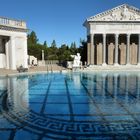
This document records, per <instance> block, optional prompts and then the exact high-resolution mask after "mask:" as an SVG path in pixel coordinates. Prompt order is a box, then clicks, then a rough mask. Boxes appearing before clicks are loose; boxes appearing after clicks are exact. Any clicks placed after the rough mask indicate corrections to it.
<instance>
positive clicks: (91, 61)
mask: <svg viewBox="0 0 140 140" xmlns="http://www.w3.org/2000/svg"><path fill="white" fill-rule="evenodd" d="M90 40H91V52H90V64H91V65H93V64H94V34H91V36H90Z"/></svg>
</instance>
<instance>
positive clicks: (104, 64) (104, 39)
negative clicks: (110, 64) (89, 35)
mask: <svg viewBox="0 0 140 140" xmlns="http://www.w3.org/2000/svg"><path fill="white" fill-rule="evenodd" d="M102 54H103V56H102V58H103V64H102V65H103V66H106V34H103V51H102Z"/></svg>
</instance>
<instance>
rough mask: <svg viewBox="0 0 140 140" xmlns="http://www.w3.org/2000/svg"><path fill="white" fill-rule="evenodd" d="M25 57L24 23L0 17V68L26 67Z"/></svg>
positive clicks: (25, 38) (25, 33) (25, 29)
mask: <svg viewBox="0 0 140 140" xmlns="http://www.w3.org/2000/svg"><path fill="white" fill-rule="evenodd" d="M27 59H28V56H27V28H26V23H25V22H24V21H19V20H14V19H9V18H3V17H0V68H5V69H12V70H16V69H17V67H19V66H21V65H22V66H23V67H24V68H27V67H28V63H27Z"/></svg>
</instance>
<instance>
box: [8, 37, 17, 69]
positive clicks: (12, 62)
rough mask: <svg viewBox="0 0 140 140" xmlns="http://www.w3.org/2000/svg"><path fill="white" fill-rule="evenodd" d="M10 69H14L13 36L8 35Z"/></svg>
mask: <svg viewBox="0 0 140 140" xmlns="http://www.w3.org/2000/svg"><path fill="white" fill-rule="evenodd" d="M9 47H10V69H12V70H16V59H15V57H16V56H15V55H16V53H15V37H13V36H11V37H10V46H9Z"/></svg>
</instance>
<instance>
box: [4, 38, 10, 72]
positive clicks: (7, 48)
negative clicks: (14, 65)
mask: <svg viewBox="0 0 140 140" xmlns="http://www.w3.org/2000/svg"><path fill="white" fill-rule="evenodd" d="M9 42H10V41H9V40H7V41H6V44H5V52H6V69H9V48H10V47H9Z"/></svg>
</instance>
